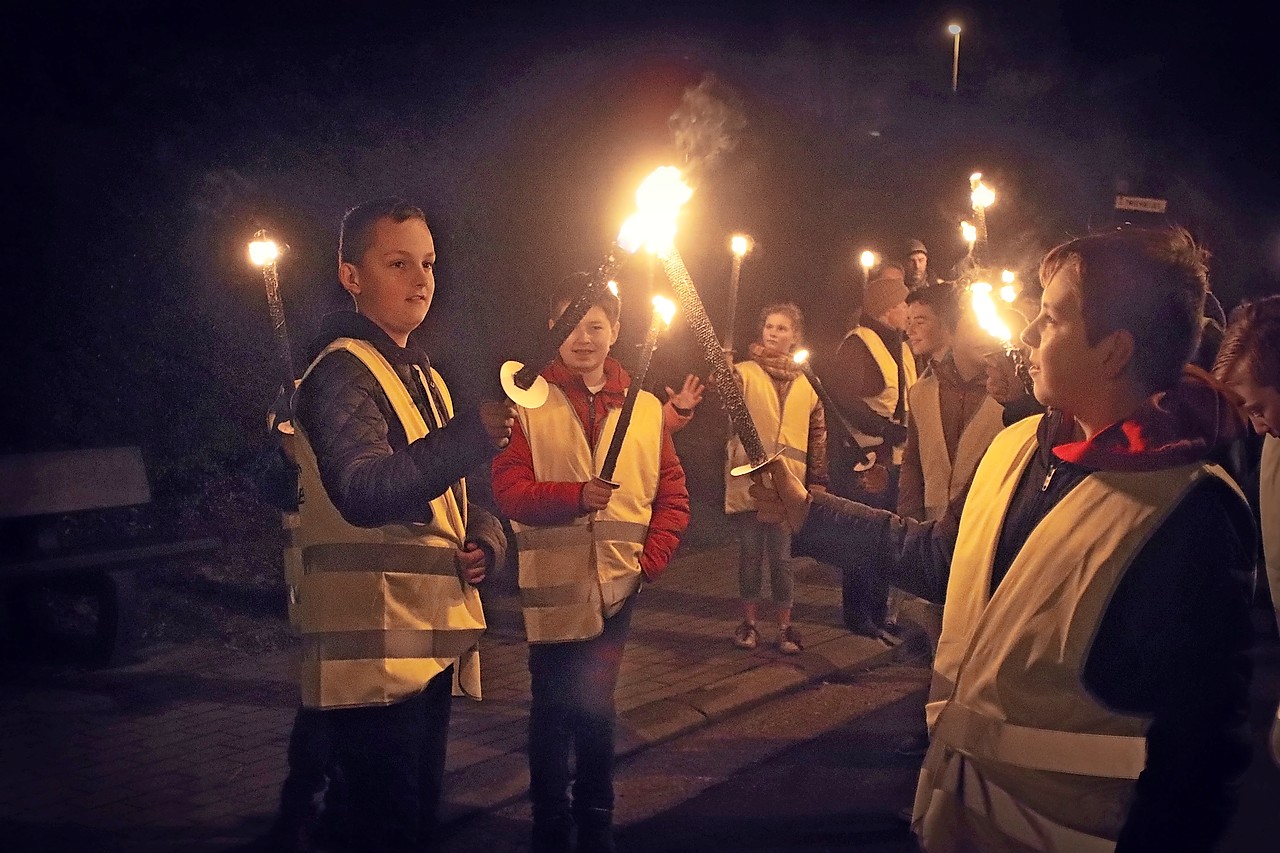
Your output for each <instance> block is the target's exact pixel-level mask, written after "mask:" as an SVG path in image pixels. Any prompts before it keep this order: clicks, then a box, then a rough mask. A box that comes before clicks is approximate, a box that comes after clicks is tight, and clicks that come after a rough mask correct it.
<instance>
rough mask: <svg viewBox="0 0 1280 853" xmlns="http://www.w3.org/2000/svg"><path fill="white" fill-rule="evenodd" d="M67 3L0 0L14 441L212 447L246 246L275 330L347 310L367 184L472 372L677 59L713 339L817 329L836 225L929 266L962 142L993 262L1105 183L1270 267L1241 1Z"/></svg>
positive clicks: (217, 444)
mask: <svg viewBox="0 0 1280 853" xmlns="http://www.w3.org/2000/svg"><path fill="white" fill-rule="evenodd" d="M81 5H82V4H78V3H69V2H52V3H48V4H44V5H42V6H41V7H40V8H30V7H28V8H26V10H25V11H23V12H21V13H17V17H15V18H13V20H12V24H13V25H12V27H11V28H10V31H9V33H8V36H7V39H8V41H9V42H10V43H9V44H8V45H7V46H6V48H5V60H4V61H5V63H6V65H9V66H11V68H9V69H6V70H8V73H7V74H6V75H5V77H6V79H8V80H10V81H12V84H13V85H11V92H10V98H9V101H10V105H11V111H12V115H13V117H14V121H13V122H12V123H11V125H10V128H11V133H10V140H11V143H13V144H16V147H17V149H18V154H17V156H16V157H12V158H10V159H9V161H8V162H9V168H10V171H11V173H10V175H9V178H10V180H9V182H8V184H9V186H10V187H11V188H12V189H11V193H10V202H11V203H10V205H9V210H10V215H11V227H10V228H9V229H8V233H9V235H10V238H11V239H13V240H15V241H17V244H18V245H19V246H21V247H23V251H21V252H18V253H17V259H16V263H15V267H16V268H13V273H12V274H13V275H14V277H15V279H17V280H20V281H21V283H22V284H21V286H17V282H16V281H15V282H14V285H15V286H13V287H11V293H12V297H11V300H10V303H9V304H10V307H11V309H12V310H11V311H10V312H9V321H10V324H9V327H8V328H6V329H4V331H5V332H6V333H7V334H8V337H9V340H11V341H14V342H16V343H17V344H18V346H17V347H16V348H15V349H16V351H17V355H16V357H15V359H14V362H13V364H14V365H15V369H14V370H13V371H12V372H13V374H14V376H13V378H14V379H15V380H16V383H17V385H16V388H17V393H18V394H19V395H21V397H22V399H24V400H25V401H27V403H28V405H24V406H19V407H10V409H9V410H8V411H7V412H5V414H4V416H3V418H4V419H3V421H0V425H2V426H3V427H4V435H5V440H4V444H5V446H6V447H9V448H21V449H35V448H41V447H60V446H86V445H95V444H109V443H116V442H127V443H142V444H143V445H144V446H145V447H147V448H149V450H150V451H151V452H152V453H153V455H154V456H156V457H157V458H165V459H172V460H175V462H174V464H175V465H181V464H191V463H192V461H193V456H195V457H198V459H195V460H194V461H195V462H196V463H198V464H199V465H203V466H206V467H207V466H210V465H214V466H216V465H217V464H219V463H221V462H222V461H225V460H227V459H232V458H235V457H236V455H237V454H238V453H239V452H241V451H242V449H243V447H244V445H245V444H246V436H249V435H256V431H257V429H258V428H259V424H260V416H261V409H262V406H263V405H265V400H266V399H269V397H270V396H271V392H270V384H271V380H270V378H269V377H271V376H274V375H275V371H274V370H272V369H270V368H267V367H264V365H267V364H269V363H270V359H271V358H272V353H273V349H272V342H271V339H270V332H269V327H268V326H267V321H266V312H265V310H264V306H263V304H262V303H263V299H262V294H261V287H260V285H259V284H257V283H256V281H255V278H254V276H255V275H256V274H255V273H254V271H252V270H250V269H248V268H247V267H246V265H245V264H244V262H243V260H242V253H243V247H244V243H245V241H246V240H247V239H248V236H249V235H250V234H251V233H252V232H253V230H254V229H255V228H257V227H263V226H267V227H270V228H272V229H274V230H275V231H276V232H277V233H279V234H281V235H282V236H283V238H284V239H285V240H287V241H288V242H289V243H290V244H291V246H292V247H293V248H292V251H291V255H290V257H289V258H288V259H287V262H286V263H284V264H282V268H281V275H282V279H283V281H284V293H285V298H286V307H287V309H288V311H289V319H290V323H291V325H292V326H293V332H294V338H295V349H296V350H298V351H301V350H303V349H304V346H303V344H302V340H303V339H305V338H306V337H307V336H308V335H309V334H310V332H311V331H313V330H314V327H315V323H316V321H317V320H318V317H319V316H320V315H321V314H322V313H323V311H325V310H328V309H331V308H332V307H335V306H341V304H342V303H341V300H340V298H339V297H340V292H339V291H338V288H337V285H336V283H335V281H334V276H333V272H332V268H333V251H334V242H335V233H334V232H335V229H336V224H337V221H338V219H339V218H340V216H341V214H342V211H343V210H344V209H345V208H346V207H348V206H350V205H351V204H353V203H355V202H357V201H360V200H362V199H364V198H368V197H371V196H374V195H379V194H385V193H389V192H396V193H400V194H403V195H405V196H406V197H408V198H410V199H412V200H414V201H416V202H419V203H420V204H422V205H423V206H424V207H425V208H426V210H427V213H428V217H429V218H430V220H431V222H432V225H433V229H434V230H435V231H436V235H437V241H438V243H439V244H440V250H441V256H442V260H441V266H440V294H439V296H438V301H437V307H436V308H435V309H434V310H433V312H432V317H431V318H430V319H429V321H428V324H427V326H426V327H424V329H423V331H422V335H423V337H424V338H425V339H426V340H425V341H424V343H426V344H427V347H428V349H429V350H431V351H432V352H433V353H436V354H437V359H438V360H439V361H441V362H442V363H443V364H444V366H445V367H447V368H448V367H452V366H453V365H458V366H459V368H460V369H462V370H464V371H465V367H466V366H469V365H472V364H480V365H485V367H484V368H483V370H481V371H480V372H481V373H484V374H485V375H486V376H487V375H488V374H489V373H490V369H489V365H491V364H496V362H497V361H500V360H501V359H502V358H505V357H513V356H515V357H519V355H520V352H519V351H520V349H521V347H522V346H524V345H527V341H528V340H529V337H530V335H531V334H532V329H531V328H530V320H529V318H530V316H531V313H530V312H533V314H532V316H536V313H537V312H538V311H539V310H540V301H539V300H540V295H541V290H542V288H543V287H545V286H546V285H547V284H548V283H550V282H553V281H555V280H556V279H558V278H560V277H561V276H563V275H564V274H565V273H566V272H569V271H571V270H573V269H576V268H585V267H588V266H591V265H594V264H595V263H596V262H598V260H599V257H600V255H601V253H602V250H603V249H604V247H605V246H606V245H607V243H608V241H609V239H610V238H611V236H612V234H613V231H614V229H616V227H617V224H618V222H619V221H620V220H621V218H622V216H623V214H624V213H625V212H626V209H627V208H628V207H629V205H630V200H629V195H630V193H631V191H632V189H633V188H634V186H635V184H636V183H637V181H638V179H639V178H640V177H642V176H643V175H644V174H645V173H646V172H648V171H649V170H650V169H652V168H653V167H654V166H656V165H659V164H661V163H663V162H673V161H674V160H675V155H676V151H675V149H674V148H673V146H672V138H671V134H670V132H669V131H668V128H667V119H668V117H669V116H670V115H671V113H672V112H673V111H674V110H675V108H676V107H677V106H678V105H679V102H680V97H681V94H682V92H684V91H685V89H686V88H688V87H691V86H693V85H695V84H696V83H698V81H699V80H700V79H701V78H702V76H703V75H704V74H705V73H707V72H714V73H715V74H716V75H717V77H718V78H719V79H720V80H721V81H722V83H723V84H725V85H727V86H728V87H729V88H730V89H731V91H732V92H734V93H736V96H737V101H738V103H739V104H740V106H741V110H742V115H743V117H744V118H745V120H746V128H745V130H744V131H743V133H742V134H741V135H740V138H739V139H738V146H737V148H736V149H735V150H734V151H733V152H732V153H731V154H729V155H727V156H726V157H725V158H723V160H722V161H721V162H720V164H719V167H718V168H717V169H716V170H714V171H711V172H708V174H707V175H706V176H705V178H704V179H703V180H702V182H701V183H700V185H699V187H698V192H697V194H696V195H695V197H694V201H693V202H691V204H690V208H689V212H688V217H687V224H686V225H685V226H684V229H683V230H682V235H683V236H682V240H681V247H682V252H683V253H684V254H685V256H686V259H687V260H688V262H689V265H690V269H691V270H692V271H693V273H694V277H695V280H696V281H698V282H699V287H700V289H701V290H703V292H704V298H705V299H706V301H707V303H708V305H709V309H710V310H711V313H712V318H713V319H714V320H717V322H722V319H723V318H722V315H721V314H717V310H718V306H719V305H720V304H722V303H723V294H724V289H725V283H724V279H725V278H726V277H727V263H728V261H727V254H726V253H725V251H724V249H723V240H724V238H725V235H727V233H728V232H729V231H730V230H731V229H735V228H742V229H745V230H748V231H749V232H750V233H752V234H753V235H755V236H756V238H757V240H758V242H759V245H760V251H759V253H758V255H757V256H754V257H753V258H752V259H751V260H750V261H749V265H748V267H747V269H746V271H745V272H744V285H743V287H744V291H743V307H744V311H743V312H742V313H740V315H739V324H738V325H739V332H740V336H741V334H743V333H745V329H744V324H749V322H750V317H749V315H750V314H751V313H752V312H753V311H754V309H755V308H756V307H758V306H759V305H760V304H761V303H762V302H764V301H767V300H770V299H773V298H776V297H779V296H783V295H790V296H792V297H793V298H796V299H797V301H799V302H800V303H801V304H802V305H803V306H805V307H806V309H808V310H809V311H810V314H811V320H814V321H813V322H811V326H812V327H813V328H812V329H811V331H812V332H813V336H814V338H815V339H816V340H817V341H818V342H819V343H821V342H822V340H823V338H824V335H825V336H827V337H829V336H830V335H832V334H834V332H836V331H838V327H839V325H840V323H841V322H842V320H843V316H842V314H843V312H844V309H845V308H846V307H847V292H848V290H847V285H848V283H849V278H850V269H851V268H850V261H851V258H852V257H854V254H855V253H856V251H857V250H860V249H861V248H862V247H864V246H867V245H870V246H874V247H876V248H880V249H882V250H884V251H888V252H890V253H894V252H895V251H896V250H897V248H898V247H899V246H900V245H901V244H902V242H903V241H905V239H907V238H909V237H916V236H919V237H922V238H923V239H925V240H926V242H928V243H929V245H930V246H931V249H932V250H933V255H932V256H933V258H934V259H935V260H936V261H939V262H941V263H940V264H939V266H942V267H943V269H940V270H937V271H938V272H945V266H946V265H947V264H948V263H949V262H950V261H951V260H954V259H955V258H956V257H957V256H958V255H959V254H960V253H961V252H962V251H963V246H962V245H960V241H959V239H958V235H957V233H956V228H955V223H956V221H957V220H958V219H959V218H961V216H962V215H963V214H964V207H965V205H966V204H967V184H966V179H967V176H968V173H969V172H970V171H972V170H973V169H975V168H978V169H982V170H983V171H984V172H986V173H987V174H988V175H989V176H990V177H991V178H992V180H993V181H994V182H995V184H996V186H997V187H998V189H999V191H1000V192H1001V196H1000V200H999V201H998V202H997V206H996V207H995V208H993V209H992V213H991V226H992V242H993V246H996V247H998V248H997V253H999V252H1000V251H1003V253H1004V257H1003V258H1001V260H1002V261H1003V262H1004V263H1006V264H1009V265H1016V266H1018V267H1019V268H1020V269H1023V270H1026V271H1027V272H1030V271H1031V269H1032V268H1033V265H1034V261H1035V259H1036V257H1037V256H1038V254H1039V253H1040V252H1042V251H1043V250H1044V249H1045V248H1047V247H1048V246H1050V245H1052V244H1053V243H1055V242H1057V241H1059V240H1061V239H1062V238H1064V237H1066V236H1069V235H1072V234H1078V233H1082V232H1083V231H1085V230H1087V229H1088V228H1089V227H1091V226H1098V225H1105V224H1107V223H1108V222H1109V221H1110V217H1111V211H1110V210H1109V207H1110V199H1111V196H1112V194H1113V191H1114V190H1115V188H1116V186H1117V182H1119V181H1127V182H1128V185H1129V187H1130V188H1131V191H1132V192H1133V193H1134V194H1151V195H1164V196H1166V197H1168V198H1169V199H1170V205H1171V211H1172V218H1174V219H1176V220H1178V221H1180V222H1183V223H1185V224H1187V225H1188V226H1189V227H1191V228H1192V230H1193V232H1194V233H1196V234H1197V236H1198V237H1200V238H1201V239H1202V240H1204V241H1205V242H1206V244H1208V245H1209V247H1210V249H1211V250H1212V251H1213V252H1214V253H1215V266H1214V269H1213V273H1214V276H1215V287H1216V289H1218V290H1219V292H1220V293H1222V294H1223V296H1224V297H1225V299H1224V301H1227V302H1229V303H1234V302H1235V301H1237V300H1238V299H1239V298H1240V297H1242V296H1245V295H1249V294H1259V293H1264V292H1272V291H1275V290H1277V289H1280V285H1278V284H1277V282H1280V174H1278V173H1277V171H1276V170H1275V169H1274V167H1273V166H1272V162H1273V159H1274V158H1273V157H1272V150H1273V148H1274V139H1275V129H1276V127H1277V109H1280V107H1278V106H1277V104H1278V103H1280V99H1278V98H1277V94H1278V93H1280V64H1277V63H1276V62H1275V61H1274V59H1273V56H1274V50H1273V49H1272V48H1271V46H1270V45H1271V43H1272V42H1276V41H1277V40H1280V27H1277V23H1280V21H1277V20H1276V17H1277V15H1276V13H1275V12H1270V13H1256V12H1252V11H1251V12H1249V13H1246V12H1245V9H1244V5H1243V4H1239V5H1236V4H1233V3H1222V2H1216V3H1200V4H1190V3H1176V2H1163V3H1159V2H1153V0H1138V2H1125V3H1120V2H1114V0H1112V2H1106V3H1103V2H1096V0H1088V2H1071V0H1064V2H1059V3H1053V2H1018V3H1003V4H1000V3H990V4H982V3H973V4H970V5H968V6H946V5H944V4H939V3H925V2H916V1H915V0H906V2H898V3H883V4H841V3H831V2H788V3H780V4H769V5H768V6H766V5H765V4H738V5H735V4H728V3H694V2H684V3H640V2H616V3H600V2H596V3H589V2H577V3H559V4H554V5H549V6H543V5H540V4H531V3H530V4H526V3H515V2H512V3H486V4H447V9H448V11H447V12H442V11H440V10H439V8H438V7H440V6H444V5H446V4H433V3H425V2H419V3H401V4H379V3H374V2H369V3H360V4H351V5H350V6H349V7H348V8H347V10H346V11H345V12H342V13H339V12H336V11H334V10H333V9H330V8H328V7H327V6H324V5H323V4H307V5H303V4H290V3H286V4H265V3H257V4H248V3H243V2H238V0H237V2H230V3H219V4H207V5H204V6H192V7H188V5H187V4H166V3H161V2H158V0H132V2H123V3H104V4H100V6H101V7H102V8H93V9H90V8H81ZM86 5H87V4H86ZM864 7H865V8H864ZM13 14H14V13H11V15H13ZM953 18H954V19H958V20H961V21H962V22H963V23H964V25H965V33H964V35H963V36H962V43H961V68H960V92H959V96H958V98H957V99H955V101H954V103H953V102H952V99H951V98H950V97H949V91H948V89H949V82H950V81H949V75H950V60H951V41H950V38H949V37H948V36H947V35H946V34H945V33H944V32H943V28H944V26H945V24H946V23H947V22H948V21H949V20H951V19H953ZM641 301H642V300H631V302H630V303H629V304H631V305H638V304H640V303H641ZM815 318H816V319H815ZM442 341H445V342H447V344H446V343H442ZM667 349H668V353H667V356H668V361H669V363H668V364H667V367H666V370H667V371H668V372H669V373H672V374H674V373H676V372H678V371H679V370H680V368H681V367H682V366H683V365H678V364H675V363H674V362H673V361H671V360H672V359H674V360H676V361H678V360H679V359H680V358H681V356H680V353H681V348H680V347H679V346H676V345H673V346H671V347H668V348H667ZM660 354H662V353H660ZM296 360H298V361H299V362H300V361H301V355H300V354H299V355H298V356H297V357H296ZM659 362H660V365H659V372H661V370H662V368H661V359H660V360H659ZM660 378H661V377H660ZM455 382H456V383H457V384H460V385H462V390H463V394H464V396H466V395H467V394H472V395H480V394H486V393H489V392H490V391H491V389H490V388H489V385H490V384H491V383H488V382H487V381H480V380H476V381H473V382H471V383H470V385H468V383H467V382H466V381H465V380H462V381H460V382H459V381H457V380H455ZM191 448H200V452H199V453H193V451H192V450H191Z"/></svg>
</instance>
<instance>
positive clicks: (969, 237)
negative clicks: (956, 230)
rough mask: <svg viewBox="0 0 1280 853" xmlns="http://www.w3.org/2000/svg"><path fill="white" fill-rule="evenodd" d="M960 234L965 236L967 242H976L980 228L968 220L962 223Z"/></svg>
mask: <svg viewBox="0 0 1280 853" xmlns="http://www.w3.org/2000/svg"><path fill="white" fill-rule="evenodd" d="M960 235H961V236H962V237H964V241H965V242H966V243H976V242H977V240H978V229H977V228H975V227H974V226H973V225H970V224H969V223H968V222H961V223H960Z"/></svg>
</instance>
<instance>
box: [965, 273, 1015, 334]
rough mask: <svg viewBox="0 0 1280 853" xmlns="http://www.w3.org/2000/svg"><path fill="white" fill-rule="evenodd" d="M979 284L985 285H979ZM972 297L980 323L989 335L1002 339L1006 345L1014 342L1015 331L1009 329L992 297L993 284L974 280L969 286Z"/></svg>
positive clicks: (974, 311)
mask: <svg viewBox="0 0 1280 853" xmlns="http://www.w3.org/2000/svg"><path fill="white" fill-rule="evenodd" d="M979 285H984V286H983V287H979ZM969 292H970V299H971V300H972V304H973V313H974V314H975V315H976V316H977V318H978V325H979V326H981V327H982V330H983V331H985V332H986V333H987V334H988V335H991V337H993V338H995V339H996V340H998V341H1000V343H1002V344H1004V345H1005V346H1009V345H1010V344H1012V343H1013V333H1012V332H1010V331H1009V327H1008V326H1007V325H1005V323H1004V321H1003V320H1001V319H1000V314H999V312H998V311H997V310H996V303H995V300H993V299H992V298H991V285H989V284H987V283H986V282H985V281H979V282H974V284H973V286H972V287H970V288H969Z"/></svg>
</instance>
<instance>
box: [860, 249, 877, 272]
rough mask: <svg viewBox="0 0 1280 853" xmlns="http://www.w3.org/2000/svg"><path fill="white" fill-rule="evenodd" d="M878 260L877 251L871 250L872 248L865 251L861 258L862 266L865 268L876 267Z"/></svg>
mask: <svg viewBox="0 0 1280 853" xmlns="http://www.w3.org/2000/svg"><path fill="white" fill-rule="evenodd" d="M876 260H877V258H876V253H875V252H873V251H871V250H870V249H868V250H867V251H865V252H863V253H862V257H861V258H859V262H860V263H861V264H862V268H863V269H864V270H869V269H871V268H872V267H874V266H875V265H876Z"/></svg>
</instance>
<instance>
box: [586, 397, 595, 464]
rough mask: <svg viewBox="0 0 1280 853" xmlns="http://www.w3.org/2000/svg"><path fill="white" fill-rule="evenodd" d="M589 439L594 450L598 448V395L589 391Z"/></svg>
mask: <svg viewBox="0 0 1280 853" xmlns="http://www.w3.org/2000/svg"><path fill="white" fill-rule="evenodd" d="M587 441H588V442H589V443H590V444H591V450H592V452H594V451H595V449H596V395H595V394H592V393H591V392H590V391H588V392H587Z"/></svg>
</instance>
